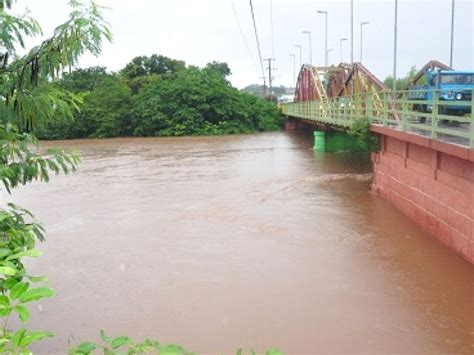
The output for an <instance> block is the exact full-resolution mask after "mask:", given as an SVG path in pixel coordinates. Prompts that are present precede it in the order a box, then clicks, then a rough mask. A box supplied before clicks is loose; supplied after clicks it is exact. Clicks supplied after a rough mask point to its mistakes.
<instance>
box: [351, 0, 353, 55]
mask: <svg viewBox="0 0 474 355" xmlns="http://www.w3.org/2000/svg"><path fill="white" fill-rule="evenodd" d="M352 63H354V0H351V64H352Z"/></svg>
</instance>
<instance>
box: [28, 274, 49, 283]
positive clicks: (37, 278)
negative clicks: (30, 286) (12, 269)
mask: <svg viewBox="0 0 474 355" xmlns="http://www.w3.org/2000/svg"><path fill="white" fill-rule="evenodd" d="M26 278H27V279H28V280H30V281H31V282H48V278H47V277H46V276H28V275H27V276H26Z"/></svg>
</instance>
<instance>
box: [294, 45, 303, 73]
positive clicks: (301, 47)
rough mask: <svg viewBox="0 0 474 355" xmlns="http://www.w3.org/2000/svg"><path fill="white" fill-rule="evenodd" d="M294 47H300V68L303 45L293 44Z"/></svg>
mask: <svg viewBox="0 0 474 355" xmlns="http://www.w3.org/2000/svg"><path fill="white" fill-rule="evenodd" d="M295 47H296V48H299V49H300V68H301V66H302V65H303V62H302V57H303V46H302V45H301V44H295Z"/></svg>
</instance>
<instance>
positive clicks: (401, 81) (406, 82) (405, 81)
mask: <svg viewBox="0 0 474 355" xmlns="http://www.w3.org/2000/svg"><path fill="white" fill-rule="evenodd" d="M417 72H418V70H417V69H416V67H415V66H412V67H411V68H410V70H409V71H408V73H407V74H406V75H405V76H404V77H402V78H397V90H405V89H406V88H408V87H409V86H410V84H411V82H412V80H413V78H414V77H415V75H416V73H417ZM383 82H384V83H385V85H387V87H388V88H389V89H392V85H393V76H391V75H389V76H387V77H386V78H385V80H384V81H383ZM426 83H427V81H426V77H424V76H423V77H422V78H421V79H420V80H418V83H417V84H418V85H425V84H426Z"/></svg>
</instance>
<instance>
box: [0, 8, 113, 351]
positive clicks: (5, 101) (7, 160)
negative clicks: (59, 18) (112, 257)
mask: <svg viewBox="0 0 474 355" xmlns="http://www.w3.org/2000/svg"><path fill="white" fill-rule="evenodd" d="M12 3H13V1H8V0H0V26H1V31H0V96H1V100H0V114H1V117H2V121H1V122H0V181H1V183H2V184H3V187H4V188H5V189H6V190H7V191H8V192H9V193H11V190H12V189H13V188H15V187H17V186H19V185H24V184H27V183H29V182H32V181H34V180H40V181H48V180H49V177H50V174H51V173H59V172H63V173H68V172H69V171H71V170H75V168H76V165H77V163H78V161H79V158H78V156H77V155H76V154H75V153H74V152H65V151H62V150H58V149H51V150H49V151H48V152H47V153H46V154H40V153H39V148H38V141H37V139H36V138H35V136H33V135H31V134H29V133H27V132H25V131H28V130H30V129H31V128H33V127H34V126H35V125H37V124H39V123H42V122H46V121H48V120H50V119H51V118H53V117H56V116H58V115H60V116H66V117H72V111H73V110H74V109H77V105H78V104H79V103H80V102H81V98H80V97H78V96H76V95H74V94H70V93H68V92H66V91H64V90H63V89H62V88H61V87H59V86H57V85H55V84H54V83H53V80H54V79H55V78H56V77H57V76H58V74H59V73H60V71H62V70H63V69H64V68H67V67H69V66H71V65H74V64H75V63H76V61H77V58H78V56H79V55H81V54H82V53H84V52H85V51H90V52H92V53H93V54H97V53H99V50H100V44H101V40H102V37H106V38H110V32H109V31H108V28H107V27H106V25H105V24H104V21H103V19H102V17H101V14H100V11H99V7H98V6H97V5H95V4H94V3H93V2H91V3H90V5H87V6H85V5H83V4H80V3H79V2H77V1H75V0H72V1H70V4H71V6H72V8H73V10H72V12H71V14H70V17H69V20H68V21H67V22H65V23H64V24H62V25H60V26H59V27H57V28H56V30H55V31H54V34H53V36H52V37H50V38H48V39H46V40H45V41H43V42H42V43H41V45H39V46H37V47H34V48H32V49H31V50H29V51H28V52H27V54H26V55H24V56H18V55H17V47H21V48H24V37H27V36H34V35H38V34H41V28H40V27H39V24H38V23H37V22H36V21H35V20H33V19H32V18H30V17H29V16H28V14H25V15H22V16H19V17H17V16H15V15H11V14H9V13H8V12H7V11H8V10H9V9H10V8H11V6H12ZM11 58H13V61H11V62H10V59H11ZM38 240H39V241H43V240H44V229H43V227H42V226H41V225H40V224H39V223H37V222H36V221H35V220H34V218H33V215H32V214H31V213H30V212H29V211H27V210H25V209H23V208H21V207H19V206H16V205H13V204H8V205H7V206H0V322H1V323H3V324H2V325H1V328H0V353H2V354H11V353H15V354H17V353H21V354H30V353H31V351H30V350H29V347H30V345H31V344H32V343H34V342H37V341H40V340H42V339H44V338H46V337H51V336H53V334H52V333H51V332H44V331H30V330H28V329H26V328H24V327H21V328H20V329H17V330H14V329H10V328H9V320H10V318H11V316H12V315H16V316H18V318H19V319H20V321H21V322H23V323H24V322H27V321H28V319H29V317H30V312H29V310H28V306H29V305H30V304H31V303H32V302H35V301H38V300H40V299H43V298H46V297H51V296H53V294H54V291H53V290H52V289H51V288H49V287H46V286H41V287H33V286H32V283H35V282H47V278H45V277H42V276H32V275H29V274H28V272H27V270H26V269H25V266H24V259H25V258H37V257H39V256H40V255H41V253H40V252H39V251H38V250H36V249H35V247H36V242H37V241H38Z"/></svg>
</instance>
